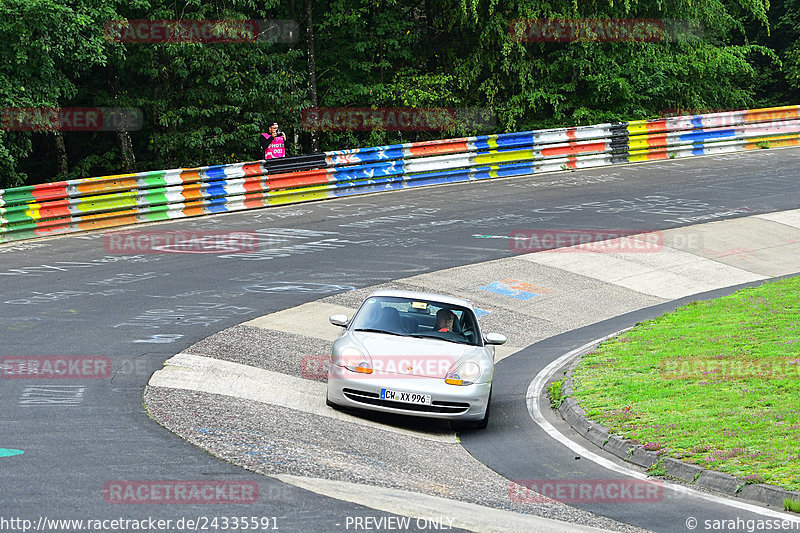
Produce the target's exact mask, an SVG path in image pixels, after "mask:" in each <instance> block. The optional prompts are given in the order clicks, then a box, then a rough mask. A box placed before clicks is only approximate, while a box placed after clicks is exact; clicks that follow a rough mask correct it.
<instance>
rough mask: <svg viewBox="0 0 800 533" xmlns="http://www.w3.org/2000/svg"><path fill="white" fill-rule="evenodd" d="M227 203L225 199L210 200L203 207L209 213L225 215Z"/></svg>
mask: <svg viewBox="0 0 800 533" xmlns="http://www.w3.org/2000/svg"><path fill="white" fill-rule="evenodd" d="M227 203H228V199H227V198H212V199H210V200H209V201H208V204H206V205H205V206H204V207H205V208H206V210H208V212H210V213H225V212H227V211H228V207H227V205H226V204H227Z"/></svg>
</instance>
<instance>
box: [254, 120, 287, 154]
mask: <svg viewBox="0 0 800 533" xmlns="http://www.w3.org/2000/svg"><path fill="white" fill-rule="evenodd" d="M260 140H261V149H262V150H264V159H275V158H277V157H283V156H285V155H286V147H285V146H284V141H285V140H286V136H285V135H284V134H283V132H282V131H280V129H279V128H278V123H277V122H273V123H272V124H270V125H269V132H268V133H262V134H261V139H260Z"/></svg>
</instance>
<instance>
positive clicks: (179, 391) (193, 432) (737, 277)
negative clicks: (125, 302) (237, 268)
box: [145, 210, 800, 531]
mask: <svg viewBox="0 0 800 533" xmlns="http://www.w3.org/2000/svg"><path fill="white" fill-rule="evenodd" d="M662 233H663V236H662V238H663V241H662V245H661V248H660V249H659V250H658V251H656V252H649V253H634V252H627V253H626V252H612V251H609V252H602V251H585V250H577V249H572V250H570V249H559V250H551V251H546V252H537V253H528V254H522V255H516V256H512V257H510V258H506V259H500V260H494V261H489V262H484V263H478V264H473V265H467V266H461V267H456V268H451V269H446V270H441V271H437V272H432V273H428V274H422V275H418V276H413V277H410V278H405V279H402V280H397V281H395V282H392V283H389V284H383V285H381V286H380V288H387V287H392V288H406V289H410V290H424V291H427V292H435V293H443V294H452V295H455V296H459V297H462V298H467V299H469V300H471V301H472V302H473V305H474V306H475V307H476V308H477V309H479V310H480V317H479V321H480V323H481V327H482V329H483V331H484V333H486V332H488V331H497V332H500V333H503V334H504V335H506V336H507V337H508V338H509V342H508V346H505V347H501V348H502V350H498V356H497V358H498V359H501V358H502V357H507V356H508V355H510V354H512V353H514V352H516V351H518V350H520V349H522V348H524V347H525V346H528V345H530V344H533V343H535V342H537V341H540V340H542V339H545V338H548V337H551V336H553V335H556V334H558V333H563V332H566V331H570V330H572V329H575V328H578V327H582V326H586V325H589V324H594V323H597V322H600V321H602V320H603V319H606V318H611V317H614V316H619V315H622V314H625V313H627V312H630V311H634V310H638V309H643V308H646V307H650V306H653V305H656V304H660V303H665V302H669V301H671V300H675V299H678V298H681V297H686V296H690V295H692V294H698V293H701V292H705V291H710V290H713V289H719V288H724V287H729V286H734V285H738V284H741V283H746V282H752V281H758V280H764V279H768V278H770V277H774V276H779V275H784V274H790V273H794V272H795V271H797V270H798V267H797V266H796V265H795V263H796V261H795V258H796V257H798V253H797V252H798V251H800V250H798V243H800V210H794V211H786V212H781V213H772V214H767V215H757V216H751V217H743V218H737V219H731V220H723V221H718V222H710V223H705V224H699V225H695V226H688V227H683V228H678V229H673V230H666V231H664V232H662ZM670 244H672V245H674V246H670ZM609 249H614V248H613V246H609ZM377 288H378V287H370V288H365V289H359V290H356V291H351V292H345V293H340V294H336V295H333V296H330V297H327V298H323V299H321V300H318V301H316V302H310V303H308V304H305V305H303V306H300V307H298V308H294V309H290V310H285V311H280V312H277V313H273V314H270V315H266V316H263V317H260V318H258V319H255V320H251V321H249V322H247V326H248V327H249V330H254V329H260V330H263V332H264V334H265V335H269V336H271V338H280V336H281V335H282V334H283V335H286V338H287V339H293V338H299V337H303V336H305V337H308V338H310V339H314V340H316V341H319V340H325V341H329V340H331V339H332V338H334V337H335V336H336V335H337V334H338V333H339V331H340V328H338V327H336V326H333V325H331V324H329V323H328V322H327V318H328V315H330V314H339V313H343V314H348V315H350V316H351V315H352V313H353V311H354V310H355V308H356V307H357V306H358V305H359V304H360V302H361V301H362V300H363V298H364V297H365V296H366V295H367V294H368V293H369V292H371V290H374V289H377ZM305 327H307V328H308V329H304V328H305ZM249 330H248V331H249ZM240 331H242V330H241V329H238V330H237V329H236V327H234V328H230V329H229V330H226V331H224V332H221V333H219V334H217V335H215V336H214V338H217V339H219V340H218V341H217V342H211V339H212V338H209V339H206V340H205V341H203V346H202V350H200V349H199V348H198V351H197V352H194V350H193V349H192V348H190V349H189V350H186V351H185V352H192V353H194V355H192V356H191V357H189V356H188V355H187V353H182V354H179V355H178V356H176V357H175V358H174V359H172V360H169V361H167V364H166V367H165V369H164V370H161V371H159V372H156V373H155V374H154V375H153V377H152V379H151V381H150V384H149V386H148V388H147V390H146V394H145V403H146V405H147V407H148V409H149V410H151V413H153V417H154V418H155V419H156V420H158V421H159V422H161V423H162V424H163V425H165V426H166V427H168V428H169V429H171V430H172V431H174V432H175V433H177V434H178V435H181V436H183V437H184V438H187V439H188V440H190V441H191V442H194V443H195V444H197V445H199V446H201V447H203V448H205V449H207V450H208V451H210V452H211V453H212V454H215V455H219V456H220V457H223V458H225V459H226V460H229V461H232V462H234V463H236V464H241V465H243V466H245V467H248V468H251V469H254V470H255V471H259V472H262V473H265V474H268V475H273V476H306V477H308V476H310V477H325V478H326V479H328V481H329V482H334V481H348V480H349V481H351V482H353V483H363V484H366V485H369V486H372V485H377V486H381V487H385V488H387V489H398V487H396V486H392V485H391V483H389V482H387V480H386V477H385V475H384V474H385V472H384V470H386V469H389V470H395V469H399V468H403V467H404V466H405V461H408V457H409V455H402V454H398V456H397V457H396V459H394V460H395V461H397V462H398V464H394V465H392V464H390V463H391V461H392V460H393V459H392V455H391V454H389V455H380V451H379V450H381V449H382V448H385V447H386V445H387V444H386V443H388V442H390V443H392V445H393V446H394V447H396V448H397V449H402V450H404V451H405V452H406V454H411V456H413V455H414V454H415V453H416V454H417V455H419V456H425V455H426V454H427V453H428V448H427V447H428V446H444V447H445V448H446V449H447V452H443V453H442V454H441V455H438V456H437V457H438V459H439V460H438V461H432V462H431V461H426V460H425V459H422V458H419V457H417V458H416V459H415V461H416V462H415V463H414V466H415V467H417V468H419V469H420V472H421V471H422V470H424V469H425V468H426V466H425V465H427V467H429V468H430V471H429V472H428V474H427V475H428V479H427V481H428V482H429V483H428V484H422V485H418V486H417V487H415V488H416V489H417V490H416V492H419V493H420V494H421V496H420V500H422V499H425V498H427V497H429V496H434V497H440V496H445V497H450V498H455V499H458V500H460V502H464V501H466V502H468V503H472V504H475V505H484V506H488V507H495V508H506V509H508V508H511V510H509V511H507V512H517V513H518V514H520V515H521V517H520V520H522V519H523V517H524V519H528V518H527V515H536V516H541V517H544V518H547V519H556V520H563V521H568V522H570V523H573V524H581V525H588V526H591V527H601V528H605V529H609V530H616V531H634V530H638V529H637V528H633V527H632V526H627V525H625V524H620V523H618V522H615V521H613V520H609V519H607V518H604V517H599V516H596V515H590V514H589V513H585V512H583V511H579V510H577V509H574V508H569V507H568V506H565V505H563V504H554V505H548V506H544V507H543V506H541V505H533V506H526V505H517V506H514V505H510V504H509V502H508V496H507V495H506V497H505V501H503V498H502V496H500V497H498V494H500V493H501V492H502V490H501V489H502V486H503V484H504V483H506V488H507V483H508V482H509V481H508V480H503V479H502V478H501V477H500V476H499V475H497V474H495V473H494V472H491V471H490V470H488V468H486V467H483V465H481V464H480V463H479V462H477V461H476V460H475V459H474V458H472V457H471V456H470V455H469V454H468V453H466V452H465V451H464V450H463V448H461V446H460V445H458V444H456V443H454V442H452V441H451V440H450V439H451V438H454V435H452V434H448V432H447V431H444V430H441V428H436V427H435V424H433V426H434V427H430V426H428V427H425V431H424V432H417V431H416V430H415V429H414V427H413V426H409V425H405V426H403V424H402V423H400V424H399V426H400V427H398V422H397V421H396V420H395V419H392V420H389V421H388V424H387V423H384V422H385V421H383V420H382V419H381V417H380V416H372V415H368V414H367V415H358V416H357V417H349V415H348V416H347V417H344V416H343V417H339V415H338V414H336V415H334V414H331V413H333V412H334V411H333V410H331V409H330V408H328V407H326V406H324V405H322V406H321V405H320V402H319V400H321V397H322V396H321V395H323V394H324V386H322V385H321V384H320V383H313V382H311V381H309V383H311V384H303V383H301V382H299V381H297V380H298V379H301V378H297V377H291V379H289V378H288V377H287V378H284V377H282V376H280V375H276V374H280V371H277V372H276V371H272V370H271V369H266V370H265V369H263V368H262V369H256V368H252V365H251V366H250V367H248V366H246V365H240V366H229V365H227V364H222V363H221V362H220V361H214V359H225V360H227V361H230V362H232V363H231V364H232V365H235V364H239V363H237V361H236V357H237V356H236V354H237V353H238V352H237V347H236V346H237V342H236V339H231V338H227V339H226V340H224V341H223V340H222V339H225V338H226V337H230V336H231V335H236V334H237V332H240ZM250 349H251V350H252V349H253V348H252V347H251V348H250ZM271 349H274V347H271ZM283 349H285V351H286V354H287V355H286V357H287V358H288V359H289V360H291V361H297V357H298V356H297V353H296V352H297V351H296V350H294V348H293V346H292V344H291V342H287V343H286V345H285V346H283ZM201 354H202V355H201ZM242 366H244V368H242ZM234 370H235V372H234ZM228 372H232V373H231V375H229V376H227V377H225V379H229V380H233V381H232V382H228V383H227V384H226V383H225V382H224V380H222V376H223V375H225V374H226V373H228ZM248 372H249V373H251V375H250V376H249V377H247V375H248ZM220 380H222V381H220ZM307 381H308V380H307ZM289 389H293V390H291V391H290V390H289ZM192 393H195V394H193V395H192V398H193V399H194V401H201V402H202V403H203V405H208V406H217V407H219V410H220V411H221V412H224V411H225V409H226V408H227V409H236V408H237V407H236V406H237V405H238V404H246V406H247V408H248V409H259V407H257V405H270V406H271V408H270V409H268V410H273V411H274V412H275V413H279V414H281V416H283V418H282V423H279V424H277V425H276V426H275V428H278V427H283V426H287V427H288V426H291V425H292V424H296V423H297V420H303V421H304V423H306V424H308V423H311V422H309V420H316V422H315V423H316V424H318V425H321V426H324V427H325V428H327V430H328V431H329V432H330V433H329V434H330V435H338V434H339V433H341V434H342V436H341V438H345V436H344V435H345V434H347V433H348V432H351V431H352V427H353V422H354V421H353V418H358V419H360V422H356V424H358V425H360V427H363V428H364V433H363V434H360V435H359V439H360V441H361V446H362V447H363V449H364V450H365V451H367V450H373V451H374V453H375V454H376V455H374V456H373V455H371V454H366V453H365V454H364V456H365V458H364V460H363V461H360V462H355V463H351V466H352V465H357V467H353V468H356V469H355V470H351V471H349V476H348V473H347V465H345V464H344V463H343V462H342V463H341V464H339V465H338V466H337V468H338V470H336V474H335V475H329V476H315V475H314V474H315V472H318V471H323V472H324V471H325V468H323V466H330V465H322V463H324V461H323V460H322V458H314V457H313V456H311V457H310V458H309V456H308V454H306V455H304V461H305V463H304V466H303V467H302V468H298V467H297V465H295V464H292V462H291V461H288V462H286V463H285V464H284V465H283V466H276V465H275V464H273V463H271V464H270V466H269V467H268V468H266V467H265V468H259V467H258V465H254V464H253V463H248V460H249V459H245V458H244V457H243V455H242V454H241V452H239V454H240V455H238V456H237V454H236V453H234V452H231V451H230V450H224V449H223V448H222V447H221V445H219V444H217V443H215V442H213V441H209V440H205V441H203V440H201V439H199V438H198V436H197V429H198V427H199V426H198V425H197V424H194V423H193V422H192V421H191V420H186V419H185V418H183V417H187V416H188V417H191V410H187V407H186V406H185V404H186V400H185V397H186V395H187V394H192ZM314 394H318V395H320V398H318V399H317V400H314V399H313V398H312V397H313V395H314ZM220 405H222V407H220ZM225 406H227V407H225ZM262 409H263V408H262ZM327 411H331V413H327ZM276 416H277V415H276ZM178 419H182V420H183V421H182V422H181V423H175V420H178ZM323 420H324V422H323ZM367 422H369V423H367ZM423 425H424V424H423ZM242 430H244V429H243V428H242ZM359 431H360V430H359ZM432 435H434V436H435V437H432ZM436 435H438V436H436ZM335 440H336V439H332V441H335ZM425 443H428V444H425ZM306 444H307V443H306ZM326 444H327V441H324V442H317V443H315V446H316V448H315V449H316V450H317V451H319V450H320V449H325V446H326ZM282 445H284V446H290V447H291V446H292V444H291V441H290V439H288V438H287V439H284V440H283V441H282ZM266 446H273V447H274V446H275V443H274V442H270V443H268V444H266ZM331 446H333V445H331ZM270 449H272V448H270ZM336 449H337V448H332V451H333V450H336ZM411 450H417V451H416V452H411ZM270 453H274V451H271V452H270ZM285 453H286V454H287V455H288V456H291V450H286V452H285ZM373 457H380V459H378V460H374V459H372V458H373ZM427 459H430V457H428V458H427ZM343 465H344V466H343ZM464 465H468V468H466V470H464ZM481 467H483V468H484V469H485V470H486V472H485V475H486V476H487V479H489V480H490V481H487V486H485V487H483V488H484V489H485V493H484V494H485V495H487V496H485V497H484V494H482V495H481V496H475V495H474V494H472V493H471V492H470V491H471V490H472V491H474V490H475V487H467V486H465V485H464V484H463V480H462V479H460V478H459V476H455V475H453V473H454V472H459V471H463V472H465V473H464V475H465V476H467V478H468V479H469V478H470V477H472V476H470V475H469V474H467V473H466V472H469V471H471V469H477V470H478V471H480V469H481ZM498 478H500V479H498ZM285 479H286V480H287V482H288V481H289V479H290V478H289V477H286V478H285ZM291 479H293V480H294V481H295V482H296V483H299V482H298V481H297V480H296V479H295V478H291ZM476 479H477V478H476ZM304 483H305V485H304V487H303V488H306V489H308V490H312V491H315V492H319V493H320V494H328V492H330V493H331V494H330V495H331V496H332V497H337V496H336V491H333V490H331V488H330V487H332V486H333V485H330V483H323V482H319V483H314V482H312V481H307V482H304ZM498 491H499V492H498ZM355 493H356V491H351V497H355V496H353V495H354V494H355ZM362 493H363V496H359V501H358V503H359V504H361V505H365V506H367V507H372V508H374V509H384V510H385V507H386V505H387V503H386V501H385V500H382V499H381V498H380V497H378V496H377V495H376V496H375V498H374V499H372V500H371V499H370V497H369V493H370V491H369V490H366V491H362V492H359V494H362ZM460 502H454V503H453V505H454V506H457V505H459V504H460ZM565 508H568V509H572V511H567V510H566V509H565ZM390 510H391V511H392V512H395V513H397V514H401V515H405V516H415V514H414V513H412V512H411V511H407V512H403V509H400V508H397V507H393V508H391V509H390ZM551 525H552V524H549V523H545V522H544V521H543V522H542V524H541V528H539V529H541V530H546V528H547V527H550V526H551ZM474 526H475V528H474V529H473V528H471V527H469V525H468V524H459V527H464V528H465V529H471V530H474V531H490V530H491V529H482V526H481V525H480V524H474ZM531 527H533V526H531ZM565 527H567V526H565Z"/></svg>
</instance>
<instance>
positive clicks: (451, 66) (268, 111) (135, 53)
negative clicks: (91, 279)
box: [0, 0, 800, 188]
mask: <svg viewBox="0 0 800 533" xmlns="http://www.w3.org/2000/svg"><path fill="white" fill-rule="evenodd" d="M531 18H532V19H545V18H567V19H576V18H584V19H597V18H600V19H609V18H610V19H622V18H626V19H627V18H641V19H659V20H666V21H670V24H671V25H672V26H671V27H677V28H683V27H688V26H691V27H693V28H695V30H696V29H697V28H700V30H699V31H695V30H693V31H690V32H682V31H676V32H675V33H673V34H670V36H669V38H666V39H661V40H658V41H657V42H643V41H616V42H605V41H603V40H602V39H600V40H592V39H583V40H579V41H574V42H566V43H557V42H526V41H525V40H520V39H519V38H516V37H515V36H514V35H512V33H513V32H511V31H510V29H509V28H510V23H511V22H512V21H514V20H516V19H531ZM121 19H168V20H174V19H184V20H190V19H214V20H231V19H280V20H292V21H296V23H297V28H298V31H297V32H296V37H297V38H296V39H287V38H285V37H286V36H284V38H282V39H279V40H280V41H283V42H275V41H274V40H270V39H260V40H258V41H255V42H246V43H202V42H193V43H192V42H189V43H187V42H183V43H177V42H172V43H156V44H153V43H149V44H146V43H130V42H129V43H120V42H114V41H113V40H111V39H108V38H107V35H106V32H105V29H106V28H107V24H108V23H109V21H115V20H121ZM286 41H293V42H286ZM799 95H800V0H776V1H774V2H772V3H770V2H768V1H766V0H737V1H732V0H694V1H687V0H660V1H657V0H647V1H638V2H637V1H636V0H618V1H611V0H580V2H578V1H577V0H574V1H565V0H550V1H549V2H542V1H537V0H516V1H514V0H511V1H506V2H499V1H498V0H419V1H412V0H284V1H283V2H279V1H276V0H221V1H211V2H209V1H207V0H202V1H201V0H188V1H186V0H181V1H180V2H175V1H167V0H124V1H123V0H0V108H4V109H6V108H42V107H130V108H138V109H140V110H141V111H142V113H143V118H144V121H143V125H142V127H141V128H140V129H138V130H136V131H129V132H125V131H95V132H77V131H63V132H58V131H40V132H36V131H22V132H20V131H0V188H4V187H12V186H17V185H23V184H29V185H30V184H36V183H44V182H48V181H54V180H61V179H73V178H80V177H88V176H99V175H105V174H115V173H122V172H138V171H143V170H158V169H167V168H176V167H190V166H199V165H210V164H221V163H232V162H236V161H253V160H257V159H260V158H261V157H262V155H263V154H262V153H261V152H260V151H259V148H258V135H259V134H260V133H261V132H264V131H266V127H267V125H268V123H269V122H270V121H272V120H277V121H279V122H280V124H281V128H282V129H283V131H285V132H286V134H287V148H288V154H290V155H293V154H299V153H309V152H312V151H319V150H338V149H345V148H354V147H359V146H374V145H383V144H392V143H398V142H410V141H419V140H428V139H440V138H446V137H455V136H462V135H470V134H483V133H499V132H507V131H521V130H530V129H537V128H543V127H556V126H576V125H584V124H593V123H600V122H610V121H621V120H631V119H645V118H654V117H658V116H661V115H663V114H664V113H665V110H686V111H687V112H689V113H700V112H704V111H716V110H727V109H741V108H754V107H767V106H773V105H783V104H800V98H799V97H798V96H799ZM312 106H319V107H348V108H401V107H415V108H453V109H459V110H462V109H467V110H478V111H481V112H483V113H484V114H483V115H481V114H480V113H478V115H476V116H479V117H484V118H486V119H487V120H486V122H488V124H483V125H481V123H482V122H484V121H483V120H478V121H477V122H476V121H470V120H466V121H460V122H457V123H456V124H454V125H452V126H451V127H448V128H447V129H446V130H443V131H419V130H418V131H381V130H373V131H347V132H341V131H340V132H332V131H329V132H319V131H308V130H306V129H304V128H303V127H302V124H301V113H302V111H303V110H304V109H307V108H309V107H312ZM473 118H474V117H473Z"/></svg>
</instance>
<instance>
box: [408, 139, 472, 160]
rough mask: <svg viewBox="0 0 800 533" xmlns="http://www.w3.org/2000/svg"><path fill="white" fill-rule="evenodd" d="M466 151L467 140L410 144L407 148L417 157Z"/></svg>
mask: <svg viewBox="0 0 800 533" xmlns="http://www.w3.org/2000/svg"><path fill="white" fill-rule="evenodd" d="M466 151H467V142H466V140H464V141H459V142H449V143H439V144H426V145H424V146H412V147H411V148H408V152H409V154H411V155H412V156H415V157H418V156H423V155H436V154H453V153H459V152H466Z"/></svg>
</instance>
